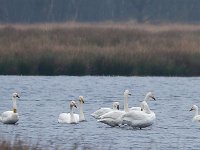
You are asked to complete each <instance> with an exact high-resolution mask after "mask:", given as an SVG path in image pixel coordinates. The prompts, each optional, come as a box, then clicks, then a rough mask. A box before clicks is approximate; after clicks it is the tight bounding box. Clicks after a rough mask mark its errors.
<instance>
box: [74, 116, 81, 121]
mask: <svg viewBox="0 0 200 150" xmlns="http://www.w3.org/2000/svg"><path fill="white" fill-rule="evenodd" d="M79 119H80V116H79V114H74V122H75V123H78V122H79Z"/></svg>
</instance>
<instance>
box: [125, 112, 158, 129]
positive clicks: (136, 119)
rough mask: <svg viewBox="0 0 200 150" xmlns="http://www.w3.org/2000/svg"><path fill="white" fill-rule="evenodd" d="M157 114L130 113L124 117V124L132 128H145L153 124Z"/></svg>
mask: <svg viewBox="0 0 200 150" xmlns="http://www.w3.org/2000/svg"><path fill="white" fill-rule="evenodd" d="M154 120H155V114H154V113H153V112H152V113H151V114H147V113H145V112H144V111H130V112H128V113H126V114H124V115H123V116H122V122H123V124H127V125H129V126H132V127H139V128H145V127H148V126H150V125H152V124H153V121H154Z"/></svg>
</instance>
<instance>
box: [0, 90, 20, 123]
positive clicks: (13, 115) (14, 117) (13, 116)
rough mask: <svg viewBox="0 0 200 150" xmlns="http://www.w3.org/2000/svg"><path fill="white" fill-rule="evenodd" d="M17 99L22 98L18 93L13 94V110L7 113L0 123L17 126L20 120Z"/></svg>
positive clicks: (2, 115) (3, 115)
mask: <svg viewBox="0 0 200 150" xmlns="http://www.w3.org/2000/svg"><path fill="white" fill-rule="evenodd" d="M17 98H20V96H19V94H18V93H13V94H12V101H13V110H12V111H5V112H3V113H2V114H1V116H0V121H1V122H3V123H5V124H15V123H16V122H17V121H18V120H19V115H18V113H17Z"/></svg>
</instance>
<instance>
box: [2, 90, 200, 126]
mask: <svg viewBox="0 0 200 150" xmlns="http://www.w3.org/2000/svg"><path fill="white" fill-rule="evenodd" d="M129 95H131V94H130V93H129V91H128V90H125V92H124V110H119V102H113V107H112V108H107V107H105V108H100V109H98V110H97V111H95V112H94V113H92V114H91V116H92V117H94V118H95V119H97V121H98V122H100V123H104V124H106V125H109V126H111V127H116V126H119V127H120V126H124V125H127V126H130V127H133V128H140V129H141V128H145V127H148V126H151V125H152V124H153V123H154V121H155V119H156V115H155V113H154V112H153V111H152V110H150V108H149V106H148V101H150V100H156V99H155V97H154V95H153V93H152V92H148V93H147V94H146V96H145V98H144V100H143V101H142V102H141V104H140V107H130V108H129V106H128V97H129ZM19 98H20V96H19V94H18V93H13V94H12V101H13V110H12V111H5V112H3V113H2V114H1V115H0V122H2V123H4V124H16V123H17V121H18V120H19V115H18V113H17V99H19ZM83 104H84V97H83V96H79V110H80V112H79V114H75V113H74V112H73V109H74V107H75V108H77V104H76V102H75V101H71V102H70V112H69V113H61V114H60V115H59V116H58V123H69V124H73V123H74V124H77V123H79V122H82V121H85V116H84V113H83ZM190 111H195V115H194V117H193V119H192V120H193V121H200V115H199V114H198V107H197V106H196V105H193V106H192V108H191V109H190Z"/></svg>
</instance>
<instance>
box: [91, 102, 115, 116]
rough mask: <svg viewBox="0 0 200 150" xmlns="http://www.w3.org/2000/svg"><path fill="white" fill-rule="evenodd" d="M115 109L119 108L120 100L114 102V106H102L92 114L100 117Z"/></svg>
mask: <svg viewBox="0 0 200 150" xmlns="http://www.w3.org/2000/svg"><path fill="white" fill-rule="evenodd" d="M113 110H119V102H113V106H112V108H106V107H103V108H100V109H98V110H97V111H95V112H94V113H92V114H91V116H92V117H94V118H95V119H99V118H100V116H102V115H104V114H106V113H108V112H110V111H113Z"/></svg>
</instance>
